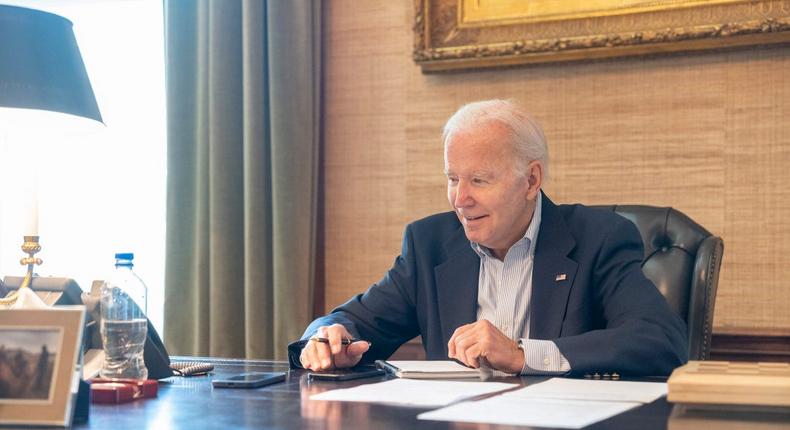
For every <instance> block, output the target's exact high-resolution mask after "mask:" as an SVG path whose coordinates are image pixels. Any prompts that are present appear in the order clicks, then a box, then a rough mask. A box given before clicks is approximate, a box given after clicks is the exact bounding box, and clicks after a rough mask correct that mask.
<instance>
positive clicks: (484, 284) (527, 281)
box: [471, 193, 571, 375]
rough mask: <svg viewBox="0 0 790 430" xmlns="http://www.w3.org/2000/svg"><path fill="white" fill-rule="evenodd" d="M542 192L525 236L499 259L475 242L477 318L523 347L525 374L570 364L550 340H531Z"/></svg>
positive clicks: (567, 368) (555, 370)
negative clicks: (530, 327) (533, 291)
mask: <svg viewBox="0 0 790 430" xmlns="http://www.w3.org/2000/svg"><path fill="white" fill-rule="evenodd" d="M541 199H542V193H538V197H537V199H536V204H535V212H534V213H533V214H532V220H531V221H530V223H529V227H528V228H527V231H526V233H525V234H524V237H522V238H521V239H520V240H519V241H518V242H516V243H515V244H513V246H511V247H510V249H509V250H508V251H507V254H506V255H505V258H504V260H503V261H500V260H499V259H497V258H496V257H494V255H493V254H492V253H491V251H490V250H489V249H488V248H486V247H484V246H481V245H480V244H478V243H475V242H472V243H471V244H472V249H474V251H475V252H476V253H477V255H478V256H480V278H479V280H478V287H477V320H478V321H480V320H483V319H485V320H488V321H489V322H491V323H492V324H494V326H496V327H497V328H498V329H499V330H500V331H501V332H502V333H504V334H505V335H506V336H508V337H509V338H511V339H513V340H514V341H517V342H518V343H519V345H520V347H521V348H522V349H523V350H524V368H523V369H521V374H523V375H553V374H562V373H567V372H568V371H570V370H571V367H570V363H568V360H567V359H565V357H564V356H563V355H562V353H561V352H560V350H559V348H557V345H556V344H555V343H554V342H552V341H550V340H538V339H529V318H530V314H529V302H530V298H531V296H532V268H533V263H534V259H535V258H534V257H535V244H536V243H537V239H538V231H540V218H541V206H542V204H541Z"/></svg>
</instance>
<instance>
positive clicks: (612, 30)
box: [413, 0, 790, 73]
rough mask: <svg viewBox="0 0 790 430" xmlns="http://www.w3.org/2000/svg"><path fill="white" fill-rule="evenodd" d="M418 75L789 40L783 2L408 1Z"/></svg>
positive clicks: (789, 20)
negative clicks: (412, 9) (411, 5)
mask: <svg viewBox="0 0 790 430" xmlns="http://www.w3.org/2000/svg"><path fill="white" fill-rule="evenodd" d="M414 2H415V18H414V51H413V58H414V61H415V62H416V63H417V64H419V65H420V66H421V68H422V71H423V73H431V72H442V71H451V70H459V69H473V68H488V67H502V66H514V65H522V64H530V63H543V62H561V61H574V60H585V59H598V58H608V57H620V56H632V55H645V54H656V53H665V52H678V51H696V50H705V49H716V48H727V47H734V46H747V45H757V44H775V43H786V42H790V1H787V0H781V1H780V0H705V1H703V0H598V1H595V2H590V1H585V0H568V1H562V2H559V1H554V0H532V1H527V0H414Z"/></svg>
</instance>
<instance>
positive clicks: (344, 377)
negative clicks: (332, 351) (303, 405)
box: [307, 366, 387, 381]
mask: <svg viewBox="0 0 790 430" xmlns="http://www.w3.org/2000/svg"><path fill="white" fill-rule="evenodd" d="M386 374H387V372H385V371H384V370H382V369H377V368H375V367H373V366H358V367H352V368H350V369H335V370H327V371H325V372H310V373H308V374H307V377H308V378H309V379H311V380H319V381H321V380H323V381H351V380H353V379H362V378H374V377H377V376H384V375H386Z"/></svg>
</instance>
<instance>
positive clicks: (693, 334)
mask: <svg viewBox="0 0 790 430" xmlns="http://www.w3.org/2000/svg"><path fill="white" fill-rule="evenodd" d="M596 207H598V208H601V209H609V210H612V211H614V212H615V213H617V214H618V215H620V216H623V217H624V218H626V219H628V220H629V221H631V222H632V223H634V225H636V228H637V230H639V234H640V235H641V236H642V242H643V243H644V246H645V256H644V260H643V261H642V271H643V272H644V274H645V276H646V277H647V278H648V279H650V280H651V281H653V283H654V284H656V287H658V290H659V291H660V292H661V294H662V295H663V296H664V298H666V300H667V302H668V303H669V307H670V308H672V310H674V311H675V312H676V313H677V314H678V315H679V316H680V317H681V318H683V320H684V321H685V322H686V326H687V329H688V338H689V350H688V351H689V360H706V359H707V358H708V356H709V354H710V344H711V335H712V331H713V307H714V304H715V303H716V289H717V286H718V284H719V270H720V268H721V260H722V256H723V254H724V242H723V241H722V239H721V238H720V237H718V236H714V235H712V234H711V233H710V232H709V231H708V230H706V229H705V228H704V227H702V226H701V225H699V224H697V223H696V222H694V220H692V219H691V218H689V217H688V216H686V215H685V214H683V213H682V212H680V211H678V210H676V209H673V208H665V207H654V206H644V205H613V206H596Z"/></svg>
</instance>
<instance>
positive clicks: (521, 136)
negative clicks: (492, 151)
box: [442, 99, 549, 181]
mask: <svg viewBox="0 0 790 430" xmlns="http://www.w3.org/2000/svg"><path fill="white" fill-rule="evenodd" d="M490 122H498V123H500V124H502V125H504V126H505V127H507V128H508V129H510V130H511V132H512V136H513V138H512V139H510V142H508V143H510V144H511V145H513V149H514V151H515V153H516V156H517V157H518V159H517V160H516V169H517V173H519V174H522V175H524V174H526V173H527V172H526V169H527V165H528V164H529V162H531V161H532V160H539V161H540V162H541V163H542V164H543V179H544V181H545V179H546V178H547V177H548V169H549V149H548V147H547V145H546V137H545V136H544V135H543V129H542V128H541V126H540V124H538V122H537V121H535V119H534V118H533V117H532V116H531V115H530V114H529V113H528V112H527V111H526V110H524V109H523V108H522V107H521V106H519V104H518V103H517V102H516V101H515V100H499V99H494V100H482V101H477V102H472V103H469V104H466V105H463V106H461V108H460V109H458V110H457V111H456V112H455V113H454V114H453V115H452V116H451V117H450V119H448V120H447V123H445V125H444V131H443V132H442V143H443V144H444V146H445V149H446V148H447V142H448V141H449V139H450V138H451V137H452V136H453V135H454V134H456V133H459V132H463V131H468V130H471V129H474V128H477V127H480V126H483V125H485V124H487V123H490ZM503 143H504V142H503Z"/></svg>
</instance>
